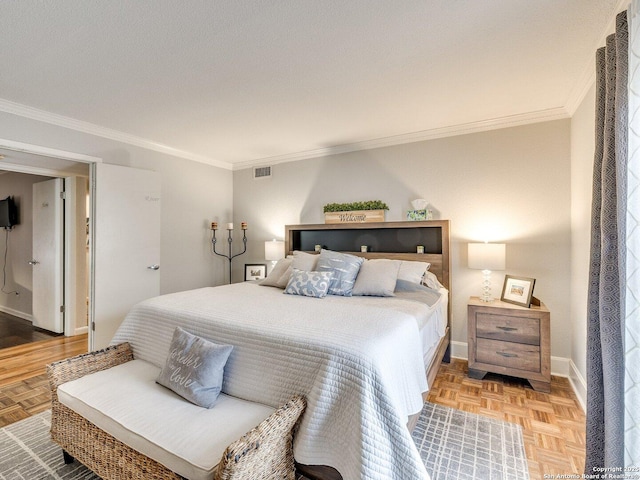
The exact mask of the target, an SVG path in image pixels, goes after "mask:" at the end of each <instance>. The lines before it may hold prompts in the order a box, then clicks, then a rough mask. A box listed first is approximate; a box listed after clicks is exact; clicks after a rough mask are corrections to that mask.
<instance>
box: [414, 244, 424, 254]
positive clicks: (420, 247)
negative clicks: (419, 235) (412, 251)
mask: <svg viewBox="0 0 640 480" xmlns="http://www.w3.org/2000/svg"><path fill="white" fill-rule="evenodd" d="M416 253H424V245H418V247H417V248H416Z"/></svg>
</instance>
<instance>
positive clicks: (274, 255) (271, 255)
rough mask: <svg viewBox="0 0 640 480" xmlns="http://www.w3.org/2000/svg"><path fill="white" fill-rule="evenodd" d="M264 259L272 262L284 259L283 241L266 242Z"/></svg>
mask: <svg viewBox="0 0 640 480" xmlns="http://www.w3.org/2000/svg"><path fill="white" fill-rule="evenodd" d="M264 258H265V259H266V260H271V261H272V262H276V261H278V260H280V259H281V258H284V242H283V241H282V240H271V241H267V242H264Z"/></svg>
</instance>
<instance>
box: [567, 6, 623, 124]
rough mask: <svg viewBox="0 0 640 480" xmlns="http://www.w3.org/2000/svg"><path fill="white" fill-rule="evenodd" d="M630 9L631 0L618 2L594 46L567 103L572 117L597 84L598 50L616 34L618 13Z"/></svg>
mask: <svg viewBox="0 0 640 480" xmlns="http://www.w3.org/2000/svg"><path fill="white" fill-rule="evenodd" d="M628 8H629V0H618V3H617V4H616V7H615V9H614V10H613V14H612V15H611V17H610V18H609V21H608V22H607V26H606V27H605V29H604V31H603V32H602V34H601V35H600V38H599V39H598V42H597V43H596V44H595V45H594V46H593V49H592V51H593V54H592V55H591V57H590V58H589V62H588V63H587V65H586V66H585V68H584V71H583V72H582V76H581V77H580V79H579V80H578V83H576V85H575V87H574V88H573V90H572V91H571V93H570V95H569V98H568V100H567V103H566V108H567V111H568V112H569V115H571V116H572V117H573V115H574V114H575V113H576V110H578V107H580V105H581V104H582V101H583V100H584V98H585V97H586V96H587V93H589V90H590V89H591V87H592V86H593V85H594V84H595V83H596V68H595V52H596V50H597V49H598V48H600V47H602V46H604V45H605V44H606V41H607V36H609V35H610V34H611V33H613V32H615V29H616V17H617V16H618V13H620V12H622V11H623V10H627V9H628Z"/></svg>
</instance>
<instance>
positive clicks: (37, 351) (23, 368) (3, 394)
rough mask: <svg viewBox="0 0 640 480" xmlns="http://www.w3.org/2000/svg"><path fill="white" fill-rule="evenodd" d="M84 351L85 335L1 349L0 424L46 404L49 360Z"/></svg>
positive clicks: (34, 411)
mask: <svg viewBox="0 0 640 480" xmlns="http://www.w3.org/2000/svg"><path fill="white" fill-rule="evenodd" d="M86 351H87V335H79V336H77V337H56V338H54V339H52V340H43V341H40V342H32V343H28V344H25V345H18V346H15V347H10V348H3V349H1V350H0V427H4V426H6V425H9V424H10V423H13V422H17V421H18V420H22V419H24V418H27V417H29V416H31V415H34V414H36V413H39V412H41V411H43V410H45V409H47V408H49V406H50V405H49V404H50V402H51V394H50V393H49V383H48V381H47V374H46V366H47V364H48V363H51V362H55V361H57V360H62V359H64V358H68V357H72V356H74V355H78V354H80V353H85V352H86Z"/></svg>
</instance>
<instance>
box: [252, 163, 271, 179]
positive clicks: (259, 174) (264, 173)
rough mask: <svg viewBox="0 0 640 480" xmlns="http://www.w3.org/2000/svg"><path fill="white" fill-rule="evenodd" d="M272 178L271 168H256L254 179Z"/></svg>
mask: <svg viewBox="0 0 640 480" xmlns="http://www.w3.org/2000/svg"><path fill="white" fill-rule="evenodd" d="M270 176H271V166H268V167H254V169H253V178H269V177H270Z"/></svg>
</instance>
